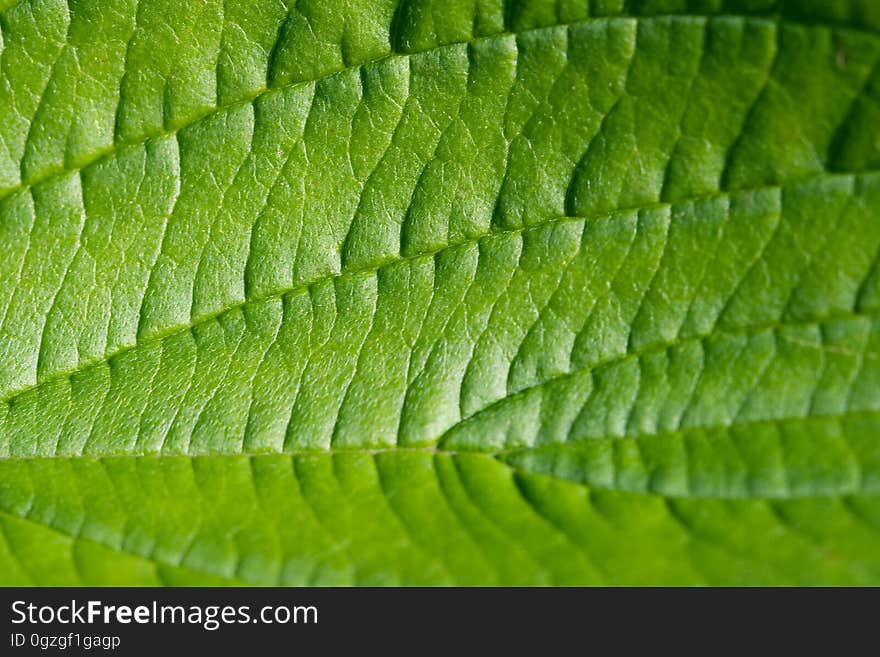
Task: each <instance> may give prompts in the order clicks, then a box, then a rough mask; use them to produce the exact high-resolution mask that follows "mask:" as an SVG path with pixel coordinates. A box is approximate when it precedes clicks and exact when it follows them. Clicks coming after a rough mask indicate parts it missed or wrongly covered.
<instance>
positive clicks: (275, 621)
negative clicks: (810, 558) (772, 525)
mask: <svg viewBox="0 0 880 657" xmlns="http://www.w3.org/2000/svg"><path fill="white" fill-rule="evenodd" d="M878 602H880V592H878V590H876V589H861V590H845V589H824V590H822V589H764V590H759V589H728V590H724V589H549V588H548V589H499V588H494V589H461V588H455V589H390V588H389V589H366V588H364V589H314V588H311V589H306V588H302V589H281V588H277V589H123V588H108V589H95V588H54V589H48V588H47V589H14V588H9V589H0V604H2V608H3V611H2V618H3V630H4V634H3V637H2V642H0V655H13V656H14V655H27V654H90V655H94V654H114V655H141V654H151V655H156V654H160V653H161V652H162V651H164V652H166V653H167V654H171V655H174V654H181V653H183V652H184V651H188V650H199V651H206V652H205V654H208V652H207V651H218V654H241V653H250V652H254V651H256V652H255V654H258V655H262V654H273V655H274V654H293V653H294V652H299V651H300V650H301V649H308V651H309V652H311V651H316V650H320V651H322V652H323V651H327V652H328V653H329V654H335V652H337V651H339V652H341V651H342V650H350V649H351V648H352V647H353V646H354V647H357V648H358V649H362V650H364V651H368V650H382V651H383V652H387V651H389V650H391V651H393V652H401V653H407V654H419V653H421V652H423V651H427V650H430V652H435V651H437V650H438V649H443V650H455V651H457V652H462V651H463V652H465V653H470V652H472V649H473V648H474V647H475V646H476V642H477V641H479V642H480V643H481V644H483V645H486V646H491V647H493V648H495V649H502V648H504V649H515V650H516V651H517V653H519V652H521V651H522V650H524V649H526V648H534V649H536V650H538V651H539V653H540V654H547V653H548V652H550V653H553V652H565V653H568V652H571V648H572V647H575V648H578V650H577V652H583V653H588V652H599V653H600V654H605V653H606V652H608V651H607V650H600V647H601V646H609V645H613V646H615V649H614V651H612V652H614V653H615V654H616V653H617V652H619V651H620V650H623V651H624V652H626V651H631V650H633V649H636V648H639V649H646V648H648V649H651V648H654V649H659V648H662V647H665V648H680V647H682V646H683V645H686V644H689V643H691V642H692V641H695V640H696V638H697V637H710V638H709V639H707V640H708V641H709V643H708V644H703V646H704V648H705V649H706V651H707V654H710V653H713V652H714V651H715V650H717V649H718V648H720V647H725V648H727V649H730V648H732V647H734V646H736V645H738V644H739V645H741V646H742V647H743V648H751V649H755V648H759V647H761V648H767V647H768V646H769V645H771V643H772V642H774V641H775V642H778V643H779V645H780V646H785V647H788V648H791V647H792V645H793V644H794V643H798V642H802V641H804V640H806V641H809V642H810V643H811V644H812V647H814V648H816V647H817V646H818V645H820V644H819V643H816V642H817V641H819V640H829V641H830V642H831V643H830V644H829V645H834V646H836V647H837V648H841V647H843V646H846V645H858V644H859V643H861V642H862V641H864V640H865V639H867V640H868V641H870V642H871V643H869V644H868V645H871V644H872V643H873V639H874V634H875V633H874V631H873V627H874V623H875V622H876V621H875V617H876V610H877V609H878ZM860 634H861V635H863V636H859V635H860ZM701 640H703V639H701ZM851 642H853V643H851ZM835 652H836V651H835ZM199 654H201V652H200V653H199Z"/></svg>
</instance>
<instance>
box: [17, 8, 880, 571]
mask: <svg viewBox="0 0 880 657" xmlns="http://www.w3.org/2000/svg"><path fill="white" fill-rule="evenodd" d="M828 4H829V3H818V2H811V1H809V0H797V1H790V2H781V3H773V2H762V1H755V2H741V1H730V2H722V1H720V0H718V1H715V2H712V1H709V2H691V3H688V2H683V1H682V2H675V1H669V2H665V1H657V2H630V3H627V8H626V9H624V7H623V3H622V2H613V1H609V2H601V1H598V2H592V3H587V2H562V1H560V2H557V3H553V2H539V1H537V0H534V1H529V2H507V3H500V2H488V1H487V2H463V3H442V5H440V4H436V3H432V2H429V1H426V0H423V1H411V2H404V3H402V4H400V5H398V4H396V3H393V2H363V3H345V11H342V10H341V6H342V5H341V4H340V3H334V2H322V3H308V2H297V3H295V4H293V3H291V4H290V6H286V5H284V4H282V3H266V2H247V3H244V2H242V3H237V2H231V1H227V2H226V3H212V2H198V3H188V2H182V3H167V2H161V1H146V0H142V1H141V2H140V3H137V4H135V3H134V2H128V3H117V2H80V3H75V4H73V5H71V6H70V7H68V6H67V5H66V4H65V3H59V2H53V1H49V0H46V1H38V0H33V1H23V2H19V3H15V2H13V3H7V6H6V8H0V34H2V36H0V72H2V75H0V81H2V84H0V117H2V121H0V244H2V245H3V247H4V258H3V259H2V260H0V363H2V365H0V402H2V404H0V457H2V458H0V527H2V530H3V537H4V542H0V566H2V567H0V583H27V582H36V583H49V584H59V583H123V584H127V583H166V584H196V583H212V582H213V583H217V582H230V583H261V584H278V583H280V584H305V583H316V584H394V583H402V584H432V583H461V584H493V583H494V584H539V583H542V584H575V583H609V584H639V583H642V584H645V583H662V584H671V583H727V584H742V583H761V584H803V583H813V584H815V583H847V584H859V583H876V582H877V581H878V572H877V571H878V568H880V560H878V558H877V556H876V555H877V554H880V550H878V548H880V536H878V522H880V505H878V503H877V499H878V498H876V497H874V496H875V495H877V493H878V488H880V440H878V436H880V434H878V429H880V361H878V358H880V268H878V265H877V262H878V254H880V222H878V218H880V217H878V208H880V173H878V170H880V137H878V135H880V132H878V126H880V64H878V62H880V35H878V34H877V30H878V29H880V14H878V12H877V9H876V7H874V5H873V3H869V2H866V1H865V2H859V1H856V0H853V1H852V2H841V3H834V6H833V7H829V6H828ZM26 61H29V62H31V64H30V65H28V66H24V65H23V63H24V62H26Z"/></svg>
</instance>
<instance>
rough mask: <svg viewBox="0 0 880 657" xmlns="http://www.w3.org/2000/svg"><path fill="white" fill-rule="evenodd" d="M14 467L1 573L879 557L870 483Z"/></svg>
mask: <svg viewBox="0 0 880 657" xmlns="http://www.w3.org/2000/svg"><path fill="white" fill-rule="evenodd" d="M0 471H2V475H3V481H4V487H3V489H2V491H0V504H2V506H3V509H4V511H3V513H2V514H0V528H2V530H3V541H2V542H0V555H2V559H3V563H4V569H3V571H2V572H0V576H2V581H3V583H4V584H11V583H31V582H36V583H44V584H45V583H52V584H78V583H82V582H88V583H113V582H118V581H120V580H121V581H126V582H128V583H132V584H135V583H136V584H171V585H186V584H203V583H213V584H235V583H243V582H250V583H262V584H290V585H299V584H328V585H329V584H339V585H349V584H360V585H370V584H372V585H386V584H449V583H456V584H510V583H519V584H530V585H550V584H644V583H646V582H651V583H659V584H707V583H715V584H718V583H726V584H743V583H749V584H812V583H819V582H840V583H862V582H865V581H874V580H876V579H877V577H878V569H880V563H878V561H877V558H876V554H877V551H876V546H877V530H878V527H880V524H878V523H880V515H878V507H877V505H876V503H875V499H876V498H866V497H862V496H845V497H824V498H812V499H796V500H757V499H746V500H743V499H740V500H706V499H703V500H695V499H675V498H663V497H656V496H646V495H636V494H629V493H622V492H617V491H601V490H599V491H596V490H588V489H585V488H584V487H581V486H577V485H575V484H571V483H568V482H563V481H559V480H556V479H551V478H547V477H543V476H536V475H531V474H525V473H519V472H514V471H511V470H510V469H509V468H508V467H506V466H504V465H501V464H500V463H498V462H497V461H495V460H493V459H491V458H489V457H487V456H481V455H469V456H450V455H444V454H434V455H432V454H425V453H418V452H415V453H403V452H399V451H398V452H395V453H384V454H376V455H368V454H340V455H335V456H329V455H314V454H313V455H303V456H260V457H254V458H245V457H197V458H185V457H179V458H174V457H163V458H159V459H155V458H154V459H151V458H141V459H110V460H106V461H92V460H79V461H74V462H69V461H65V460H48V461H32V462H30V463H28V464H26V465H24V466H21V464H19V466H12V465H11V464H9V463H8V462H4V463H2V464H0ZM110 491H112V492H110Z"/></svg>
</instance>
